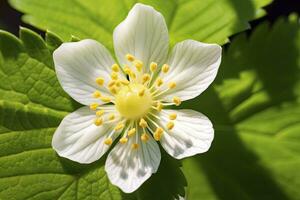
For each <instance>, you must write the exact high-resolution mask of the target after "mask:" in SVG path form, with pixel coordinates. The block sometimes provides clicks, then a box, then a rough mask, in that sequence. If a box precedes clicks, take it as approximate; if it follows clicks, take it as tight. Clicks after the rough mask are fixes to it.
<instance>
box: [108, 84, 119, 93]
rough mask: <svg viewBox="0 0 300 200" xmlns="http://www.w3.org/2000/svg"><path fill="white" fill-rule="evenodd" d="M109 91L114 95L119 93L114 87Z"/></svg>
mask: <svg viewBox="0 0 300 200" xmlns="http://www.w3.org/2000/svg"><path fill="white" fill-rule="evenodd" d="M109 91H110V92H111V93H112V94H117V93H118V90H117V88H116V87H115V86H112V87H110V88H109Z"/></svg>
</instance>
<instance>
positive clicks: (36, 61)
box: [0, 29, 121, 200]
mask: <svg viewBox="0 0 300 200" xmlns="http://www.w3.org/2000/svg"><path fill="white" fill-rule="evenodd" d="M46 38H47V39H46V40H47V43H45V42H44V41H43V39H42V38H41V37H40V36H39V35H37V34H35V33H33V32H32V31H29V30H27V29H21V31H20V39H18V38H16V37H14V36H13V35H11V34H9V33H7V32H4V31H0V83H1V84H0V199H8V200H10V199H14V200H23V199H43V200H47V199H49V200H53V199H68V200H71V199H121V193H120V192H119V190H118V189H117V188H115V187H114V186H112V185H111V184H110V183H109V181H108V179H107V177H106V175H105V171H104V167H103V161H99V162H96V163H94V164H92V165H78V164H76V163H73V162H70V161H67V160H64V159H61V158H59V157H58V156H57V155H56V153H55V152H54V151H53V150H52V148H51V139H52V134H53V132H54V131H55V129H56V127H57V126H58V124H59V123H60V121H61V120H62V118H63V117H64V116H65V115H66V114H67V113H69V112H71V111H73V110H74V109H76V108H77V107H78V104H77V103H75V102H74V101H73V100H71V99H70V97H68V95H66V94H65V93H64V91H63V90H62V89H61V87H60V85H59V83H58V81H57V78H56V74H55V72H54V70H53V63H52V50H51V49H53V48H54V47H55V46H57V45H58V44H59V43H61V41H60V40H59V39H58V37H57V36H55V35H54V34H52V33H48V34H47V37H46ZM48 47H52V48H48Z"/></svg>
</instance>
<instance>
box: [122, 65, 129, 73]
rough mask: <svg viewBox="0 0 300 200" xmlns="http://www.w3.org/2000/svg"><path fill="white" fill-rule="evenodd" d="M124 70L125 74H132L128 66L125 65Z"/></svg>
mask: <svg viewBox="0 0 300 200" xmlns="http://www.w3.org/2000/svg"><path fill="white" fill-rule="evenodd" d="M123 70H124V72H125V74H128V75H130V74H131V69H130V67H129V66H128V65H125V67H124V68H123Z"/></svg>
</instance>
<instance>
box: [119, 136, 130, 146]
mask: <svg viewBox="0 0 300 200" xmlns="http://www.w3.org/2000/svg"><path fill="white" fill-rule="evenodd" d="M119 141H120V143H121V144H125V143H126V142H127V141H128V138H127V137H122V138H121V139H120V140H119Z"/></svg>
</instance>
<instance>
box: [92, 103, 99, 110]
mask: <svg viewBox="0 0 300 200" xmlns="http://www.w3.org/2000/svg"><path fill="white" fill-rule="evenodd" d="M98 106H99V104H98V103H92V104H91V105H90V109H91V110H96V109H97V107H98Z"/></svg>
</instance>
